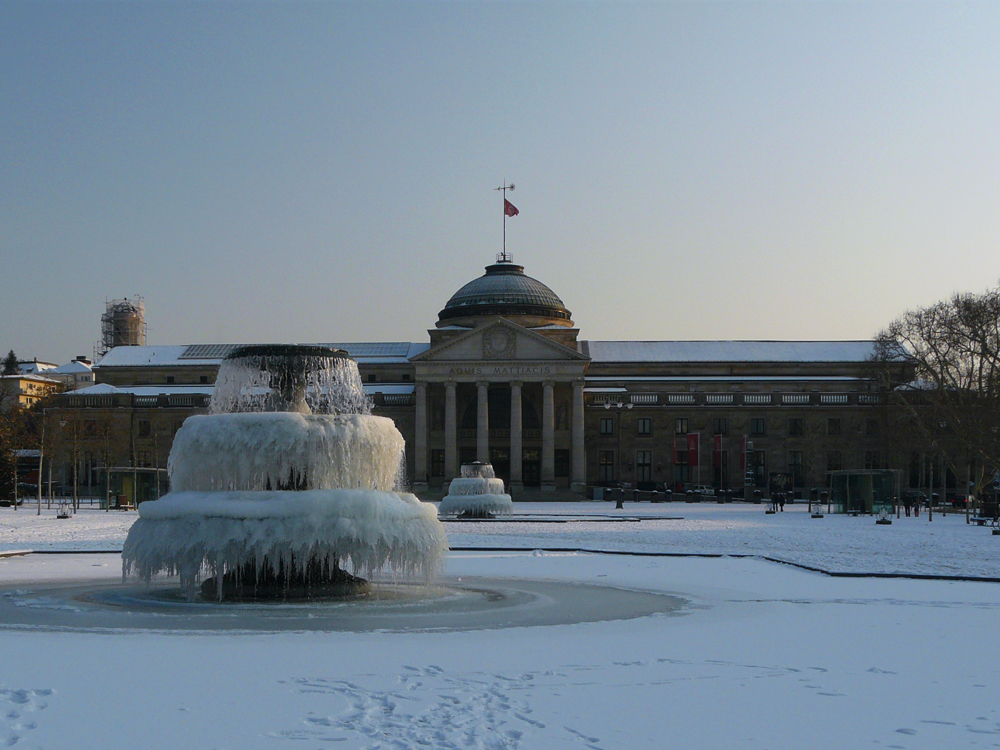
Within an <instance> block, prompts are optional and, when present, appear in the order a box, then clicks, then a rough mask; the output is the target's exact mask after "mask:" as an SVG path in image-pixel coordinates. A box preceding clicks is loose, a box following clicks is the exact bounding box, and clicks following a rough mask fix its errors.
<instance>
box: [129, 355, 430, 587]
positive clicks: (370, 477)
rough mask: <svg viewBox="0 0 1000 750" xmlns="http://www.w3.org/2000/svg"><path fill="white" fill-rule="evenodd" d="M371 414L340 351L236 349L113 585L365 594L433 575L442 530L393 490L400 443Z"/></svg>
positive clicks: (173, 457)
mask: <svg viewBox="0 0 1000 750" xmlns="http://www.w3.org/2000/svg"><path fill="white" fill-rule="evenodd" d="M370 412H371V402H370V400H369V399H368V398H367V396H366V395H365V394H364V390H363V388H362V384H361V377H360V375H359V373H358V368H357V363H356V362H354V360H352V359H351V358H350V357H348V356H347V354H346V353H345V352H342V351H339V350H332V349H326V348H323V347H303V346H290V345H282V346H247V347H241V348H239V349H236V350H235V351H233V352H232V353H231V354H230V355H229V356H228V357H227V358H226V359H225V360H224V361H223V363H222V366H221V367H220V369H219V376H218V379H217V381H216V387H215V390H214V392H213V395H212V402H211V408H210V410H209V414H206V415H197V416H193V417H190V418H188V419H187V420H186V421H185V422H184V424H183V425H182V427H181V429H180V430H178V432H177V435H176V436H175V438H174V444H173V447H172V449H171V451H170V456H169V459H168V462H167V470H168V473H169V476H170V482H171V492H170V493H169V494H167V495H164V496H163V497H162V498H160V499H159V500H156V501H153V502H146V503H142V504H141V505H140V506H139V519H138V520H137V521H136V522H135V523H134V524H133V526H132V528H131V529H130V530H129V534H128V537H127V539H126V541H125V545H124V548H123V552H122V565H123V573H124V574H125V575H132V574H135V575H138V576H140V577H141V578H143V579H145V580H147V581H148V580H150V579H151V578H152V576H153V575H156V574H158V573H167V574H170V575H179V576H180V579H181V585H182V587H183V588H184V590H185V591H186V593H187V595H188V596H189V598H191V597H193V596H194V595H195V591H196V588H197V585H198V582H199V579H200V577H201V576H202V574H203V573H208V574H209V575H211V579H210V580H208V581H205V583H204V585H203V586H202V591H203V593H204V594H205V595H206V596H207V595H212V596H215V597H217V598H220V599H221V598H223V597H226V598H235V599H245V598H250V599H257V598H268V597H279V598H295V597H306V598H309V597H315V596H324V595H338V594H357V593H363V592H365V591H367V589H368V583H367V581H366V580H365V579H367V578H369V577H370V576H372V575H374V574H375V573H377V572H379V571H381V570H389V571H392V572H394V573H398V574H403V575H407V576H422V577H424V578H430V577H432V576H433V575H434V574H435V573H436V572H437V570H438V569H439V567H440V563H441V560H442V558H443V556H444V552H445V550H446V549H447V541H446V539H445V535H444V531H443V527H442V526H441V524H440V522H439V521H438V519H437V515H436V513H435V509H434V506H432V505H431V504H429V503H422V502H420V501H419V500H418V499H417V498H416V497H415V496H414V495H412V494H411V493H408V492H405V491H402V487H401V483H402V477H403V476H404V472H403V469H402V467H403V465H404V464H403V453H404V441H403V436H402V435H401V434H400V433H399V431H398V430H397V429H396V427H395V425H394V424H393V422H392V420H391V419H387V418H385V417H377V416H373V415H372V414H371V413H370ZM348 569H349V570H351V571H352V572H348Z"/></svg>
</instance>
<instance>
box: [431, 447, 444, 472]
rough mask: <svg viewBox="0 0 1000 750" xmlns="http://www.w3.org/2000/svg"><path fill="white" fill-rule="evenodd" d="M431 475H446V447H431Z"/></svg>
mask: <svg viewBox="0 0 1000 750" xmlns="http://www.w3.org/2000/svg"><path fill="white" fill-rule="evenodd" d="M431 476H432V477H443V476H444V448H431Z"/></svg>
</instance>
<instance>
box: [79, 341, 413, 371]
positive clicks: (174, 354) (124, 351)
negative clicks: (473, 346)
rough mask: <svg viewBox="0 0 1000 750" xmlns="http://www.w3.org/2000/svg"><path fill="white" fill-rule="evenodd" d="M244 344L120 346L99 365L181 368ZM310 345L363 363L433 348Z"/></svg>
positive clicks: (214, 361)
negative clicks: (328, 349) (341, 353)
mask: <svg viewBox="0 0 1000 750" xmlns="http://www.w3.org/2000/svg"><path fill="white" fill-rule="evenodd" d="M239 346H243V344H186V345H183V344H182V345H173V346H116V347H115V348H114V349H112V350H111V351H109V352H108V353H107V354H105V355H104V357H103V358H102V359H101V361H100V362H99V363H97V364H96V365H95V367H96V368H97V369H100V368H104V367H150V366H156V367H181V366H191V365H218V364H219V363H221V362H222V360H223V358H224V357H225V356H226V355H227V354H228V353H229V352H231V351H232V350H233V349H236V348H237V347H239ZM310 346H325V347H328V348H331V349H343V350H344V351H346V352H347V353H348V354H349V355H351V357H352V358H353V359H355V360H357V361H358V362H359V363H363V364H367V363H371V364H393V363H399V364H403V363H406V362H407V361H408V360H409V358H410V357H413V356H415V355H417V354H419V353H420V352H423V351H426V350H427V349H429V348H430V344H411V343H410V342H407V341H374V342H372V341H362V342H353V343H343V342H339V343H330V342H323V343H318V344H311V345H310Z"/></svg>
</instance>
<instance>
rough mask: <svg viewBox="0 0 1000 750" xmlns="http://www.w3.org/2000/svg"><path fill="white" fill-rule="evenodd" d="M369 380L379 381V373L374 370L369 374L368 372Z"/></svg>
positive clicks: (371, 381) (370, 381)
mask: <svg viewBox="0 0 1000 750" xmlns="http://www.w3.org/2000/svg"><path fill="white" fill-rule="evenodd" d="M368 382H369V383H375V382H378V376H377V375H375V373H373V372H372V373H369V374H368Z"/></svg>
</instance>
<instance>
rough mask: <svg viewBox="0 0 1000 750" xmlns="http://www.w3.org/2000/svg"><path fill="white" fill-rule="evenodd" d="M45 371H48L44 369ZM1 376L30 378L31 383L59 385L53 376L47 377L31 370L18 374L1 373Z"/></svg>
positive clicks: (20, 378)
mask: <svg viewBox="0 0 1000 750" xmlns="http://www.w3.org/2000/svg"><path fill="white" fill-rule="evenodd" d="M46 372H48V371H47V370H46ZM0 377H3V378H7V379H10V378H13V379H14V380H30V381H31V382H32V383H49V384H51V385H59V381H58V380H56V379H55V378H49V377H46V376H45V375H37V374H35V373H31V372H23V373H21V374H20V375H2V376H0Z"/></svg>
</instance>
